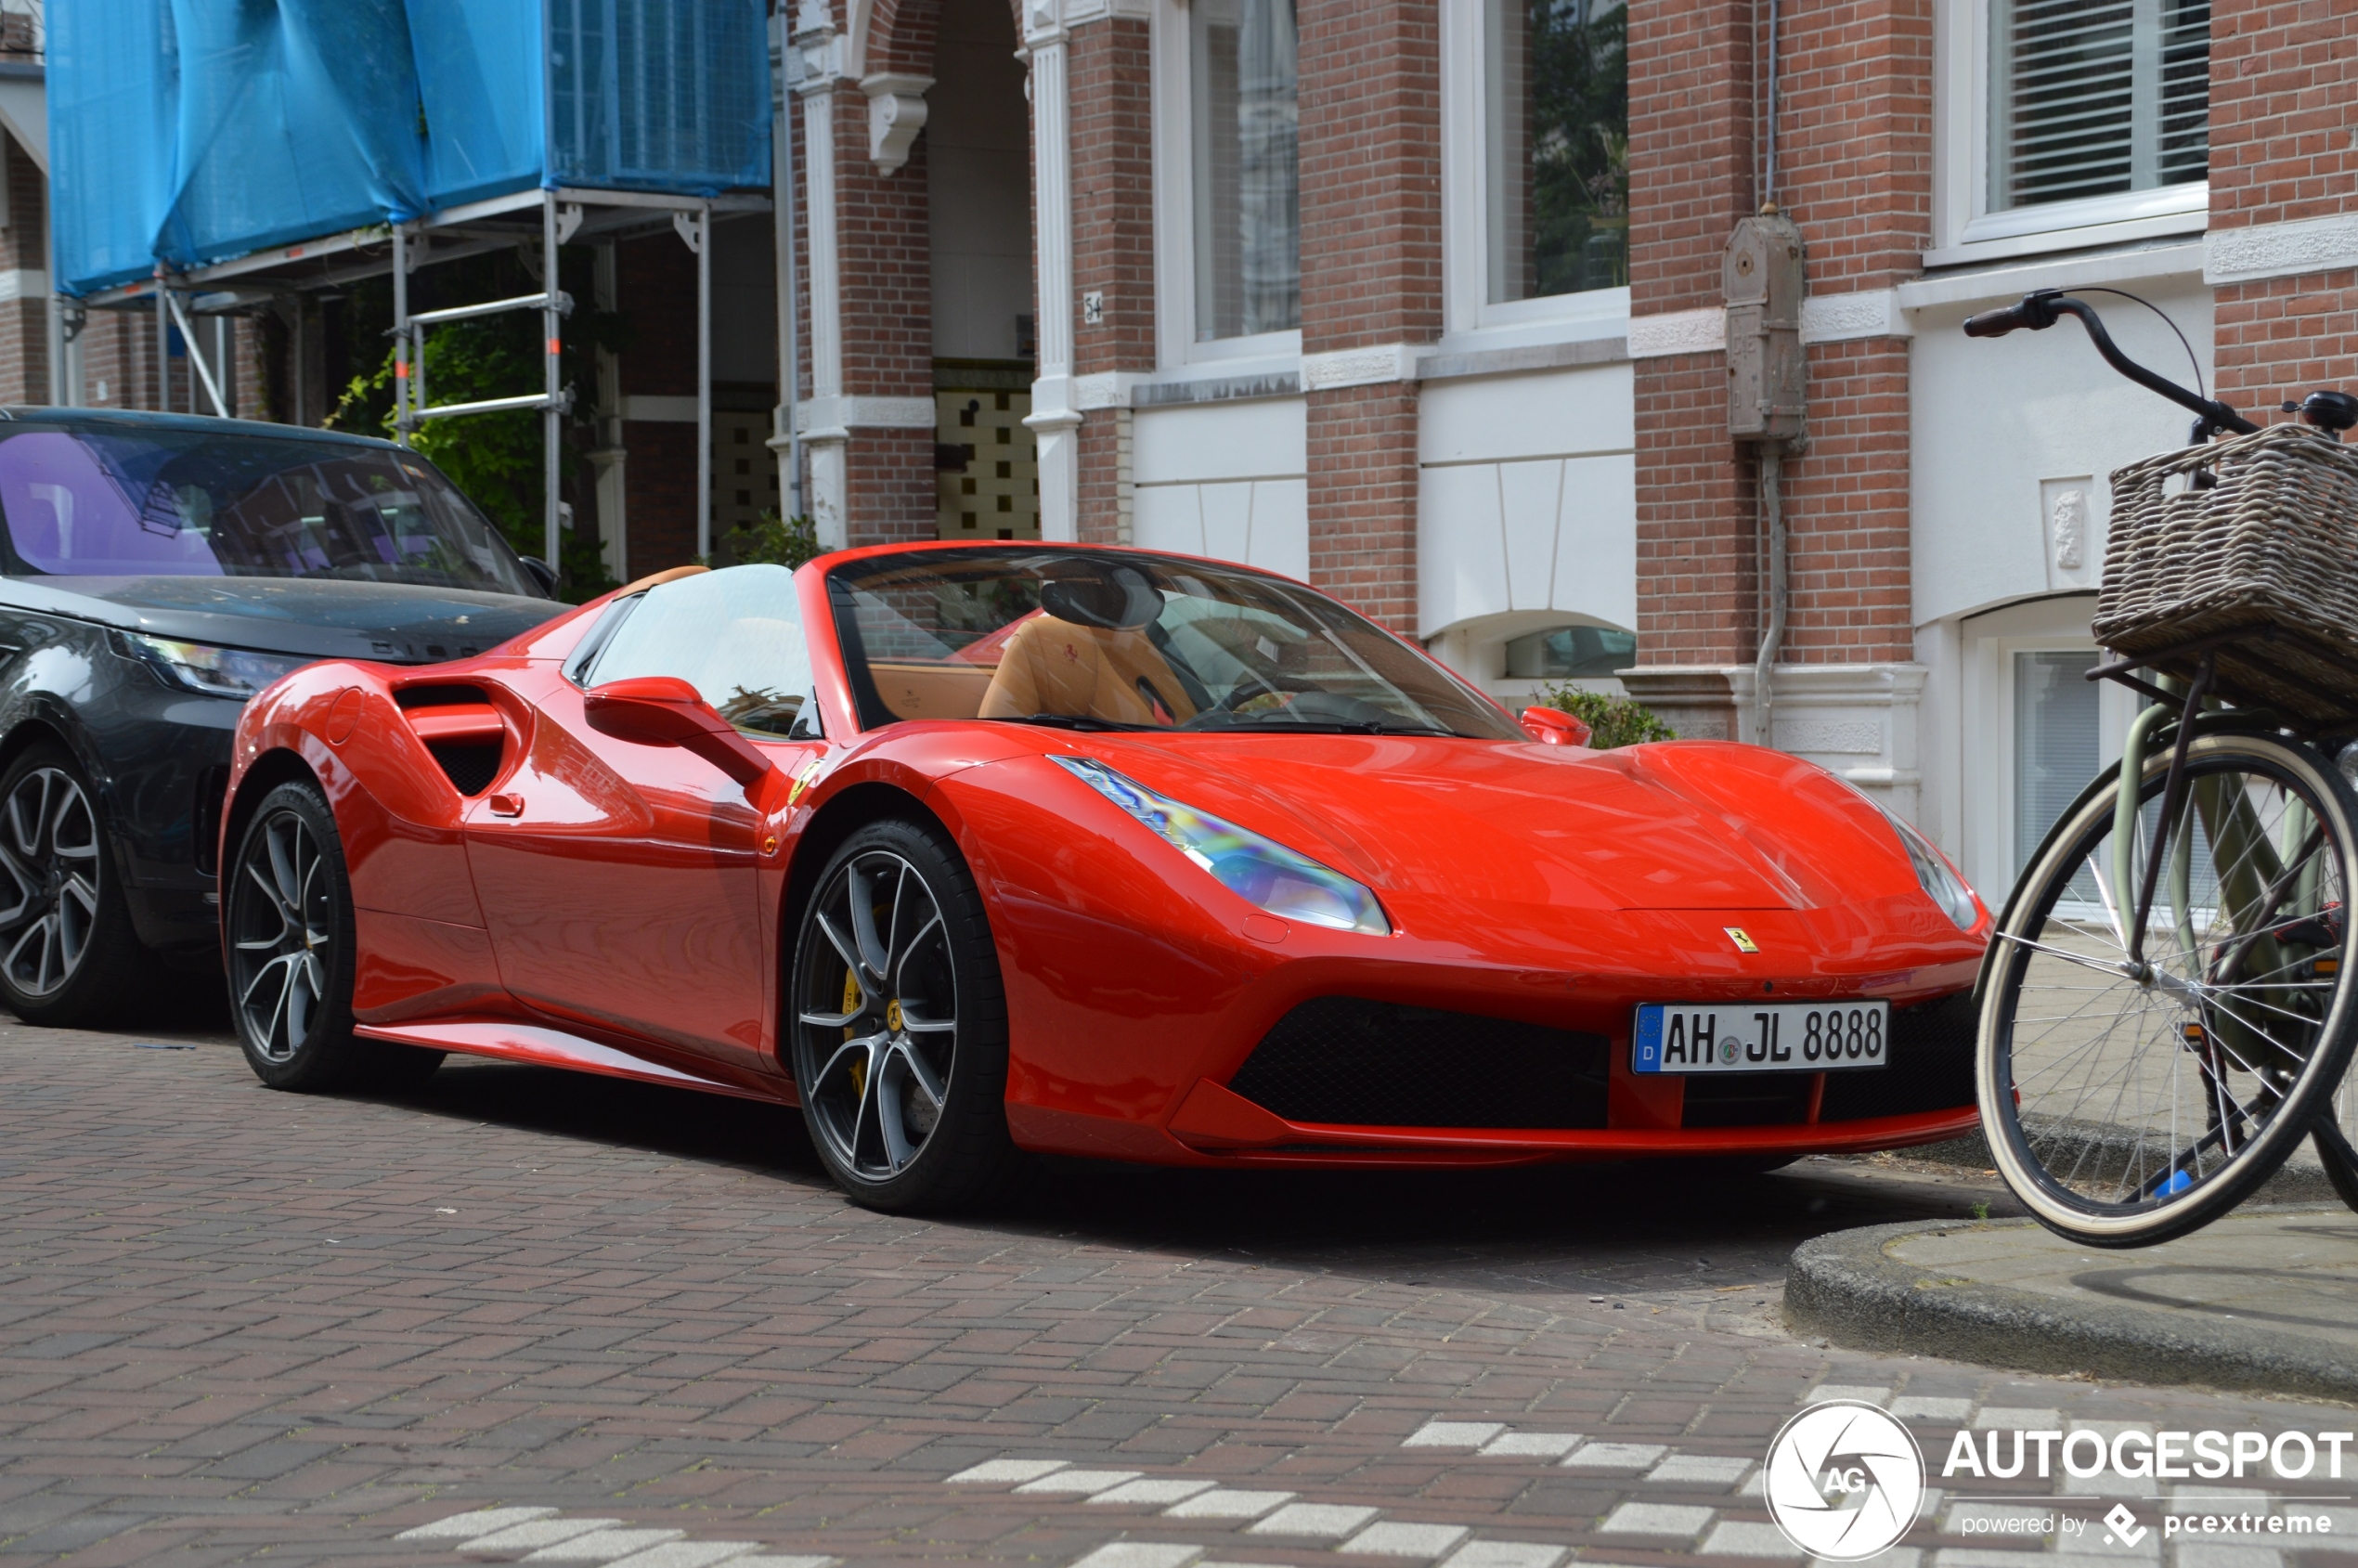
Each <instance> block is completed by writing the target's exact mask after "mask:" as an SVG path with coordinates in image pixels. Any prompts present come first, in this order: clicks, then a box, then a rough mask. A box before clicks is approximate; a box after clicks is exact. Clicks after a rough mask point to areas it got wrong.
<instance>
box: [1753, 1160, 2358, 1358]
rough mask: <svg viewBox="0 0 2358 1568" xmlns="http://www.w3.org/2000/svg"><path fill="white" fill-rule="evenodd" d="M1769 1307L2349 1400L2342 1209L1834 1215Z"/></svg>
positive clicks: (1954, 1342) (1966, 1346)
mask: <svg viewBox="0 0 2358 1568" xmlns="http://www.w3.org/2000/svg"><path fill="white" fill-rule="evenodd" d="M1785 1310H1786V1312H1787V1314H1788V1315H1789V1316H1790V1317H1791V1319H1792V1321H1793V1324H1794V1327H1795V1328H1799V1329H1802V1330H1805V1331H1807V1332H1811V1333H1817V1334H1822V1335H1824V1336H1826V1337H1827V1338H1828V1339H1830V1340H1833V1341H1835V1342H1836V1343H1839V1344H1844V1345H1851V1346H1856V1347H1859V1348H1862V1349H1873V1350H1905V1351H1913V1352H1918V1353H1922V1354H1934V1355H1940V1356H1945V1357H1948V1358H1950V1359H1951V1360H1966V1361H1979V1362H1984V1363H1986V1364H1989V1365H1992V1366H2000V1367H2023V1368H2026V1369H2029V1370H2033V1371H2042V1372H2079V1373H2090V1374H2094V1375H2096V1376H2099V1377H2105V1378H2127V1379H2134V1380H2139V1381H2142V1382H2165V1383H2169V1382H2176V1383H2200V1384H2208V1385H2211V1386H2214V1387H2219V1388H2227V1389H2241V1390H2250V1391H2254V1392H2261V1391H2265V1392H2270V1393H2297V1394H2307V1395H2311V1396H2314V1397H2324V1398H2329V1399H2351V1400H2358V1214H2352V1212H2349V1211H2348V1210H2346V1209H2344V1208H2342V1207H2341V1206H2340V1205H2339V1204H2300V1205H2297V1206H2291V1207H2283V1208H2270V1209H2260V1210H2247V1211H2245V1212H2241V1213H2237V1214H2232V1215H2230V1216H2228V1217H2227V1218H2226V1219H2224V1220H2222V1221H2220V1222H2219V1223H2218V1224H2217V1225H2212V1226H2210V1227H2209V1229H2207V1230H2203V1231H2198V1232H2196V1234H2195V1235H2193V1236H2190V1237H2186V1238H2183V1239H2181V1240H2177V1241H2172V1242H2169V1243H2166V1244H2165V1245H2163V1246H2159V1247H2153V1248H2147V1249H2144V1250H2143V1251H2097V1250H2095V1249H2092V1248H2087V1247H2081V1246H2079V1245H2077V1244H2076V1243H2073V1242H2069V1241H2066V1240H2064V1239H2063V1238H2060V1237H2057V1236H2054V1235H2052V1234H2051V1233H2049V1232H2047V1231H2045V1230H2042V1229H2041V1228H2040V1227H2039V1226H2038V1225H2034V1224H2033V1223H2032V1222H2030V1221H2028V1220H1996V1221H1986V1222H1980V1223H1968V1224H1963V1225H1960V1224H1956V1223H1954V1222H1950V1223H1945V1224H1944V1223H1937V1222H1935V1223H1922V1222H1919V1223H1914V1224H1909V1225H1872V1226H1869V1227H1867V1228H1865V1229H1863V1230H1850V1231H1838V1232H1836V1233H1834V1234H1833V1235H1830V1236H1823V1237H1820V1238H1817V1239H1816V1240H1813V1241H1808V1242H1805V1243H1804V1244H1803V1245H1802V1246H1801V1247H1799V1248H1798V1249H1796V1250H1795V1251H1794V1256H1793V1263H1792V1265H1791V1267H1790V1270H1789V1272H1788V1274H1787V1277H1786V1283H1785Z"/></svg>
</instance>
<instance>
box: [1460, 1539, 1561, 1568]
mask: <svg viewBox="0 0 2358 1568" xmlns="http://www.w3.org/2000/svg"><path fill="white" fill-rule="evenodd" d="M1563 1554H1564V1549H1563V1548H1562V1547H1551V1546H1546V1545H1543V1544H1541V1543H1540V1542H1538V1541H1468V1542H1467V1543H1466V1544H1465V1545H1464V1546H1461V1547H1459V1548H1458V1549H1457V1550H1456V1551H1454V1552H1452V1553H1451V1554H1450V1556H1449V1561H1448V1562H1445V1563H1443V1564H1442V1565H1441V1568H1556V1563H1557V1562H1558V1561H1559V1560H1560V1559H1561V1558H1562V1556H1563Z"/></svg>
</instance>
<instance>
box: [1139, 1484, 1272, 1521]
mask: <svg viewBox="0 0 2358 1568" xmlns="http://www.w3.org/2000/svg"><path fill="white" fill-rule="evenodd" d="M1293 1496H1294V1495H1293V1494H1292V1493H1291V1492H1244V1491H1232V1490H1230V1489H1229V1488H1227V1487H1225V1486H1219V1487H1214V1488H1213V1489H1212V1490H1211V1491H1209V1492H1204V1493H1200V1494H1198V1495H1197V1496H1196V1497H1189V1498H1188V1499H1187V1500H1186V1501H1185V1502H1184V1503H1173V1505H1172V1506H1171V1507H1169V1508H1167V1509H1165V1510H1162V1516H1163V1517H1164V1518H1165V1519H1259V1518H1260V1517H1261V1516H1262V1515H1263V1514H1264V1513H1267V1512H1268V1511H1269V1510H1271V1509H1273V1508H1276V1507H1277V1506H1278V1505H1280V1504H1282V1503H1289V1502H1291V1501H1293Z"/></svg>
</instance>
